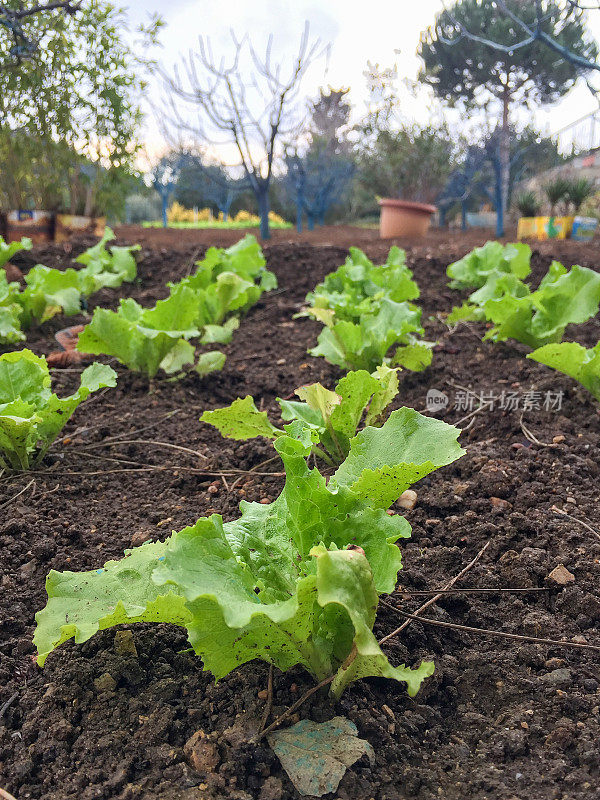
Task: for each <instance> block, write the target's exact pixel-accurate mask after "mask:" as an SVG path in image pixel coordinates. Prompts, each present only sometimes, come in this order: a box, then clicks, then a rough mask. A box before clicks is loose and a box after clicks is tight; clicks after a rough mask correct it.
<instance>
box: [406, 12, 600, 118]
mask: <svg viewBox="0 0 600 800" xmlns="http://www.w3.org/2000/svg"><path fill="white" fill-rule="evenodd" d="M506 6H507V7H508V10H509V12H511V13H513V14H514V15H515V16H516V17H517V18H519V19H521V20H523V22H524V23H525V24H526V25H529V26H530V27H531V28H532V29H536V28H537V20H536V10H537V5H536V4H535V3H524V2H522V1H521V0H506ZM543 6H544V13H543V19H542V20H541V22H540V30H541V32H542V33H543V35H544V36H547V37H550V38H552V39H553V40H554V41H555V42H556V43H557V44H558V45H560V46H562V47H564V48H566V49H567V50H568V51H569V52H570V53H572V54H573V55H574V56H579V57H581V58H583V59H588V60H590V61H592V62H593V61H595V60H596V58H597V56H598V47H597V45H596V42H595V41H594V40H593V38H592V37H591V36H590V35H589V32H588V29H587V26H586V22H585V14H584V13H583V12H581V11H578V10H575V9H574V8H572V7H568V6H565V5H564V4H561V3H559V2H557V1H556V0H544V3H543ZM461 27H462V28H463V29H464V30H466V31H469V33H471V34H473V36H475V37H479V39H478V40H475V39H471V38H467V37H465V36H464V35H463V34H462V33H461ZM522 38H525V36H524V35H523V34H522V32H521V30H520V29H519V28H518V27H517V26H516V25H515V22H514V21H513V20H512V19H511V18H510V16H509V15H508V14H505V13H503V12H502V11H501V10H499V9H498V8H497V6H496V5H495V4H494V3H491V2H485V1H484V2H482V0H457V1H456V2H454V3H453V4H452V5H451V6H449V7H448V8H445V9H444V10H443V11H441V12H440V13H439V14H438V15H437V16H436V20H435V25H433V26H431V27H430V28H429V29H428V30H427V31H425V32H424V33H423V34H422V35H421V42H420V45H419V51H418V53H419V56H420V57H421V59H422V60H423V69H422V71H421V75H420V78H421V80H423V81H424V82H425V83H427V84H429V85H430V86H432V87H433V89H434V91H435V93H436V95H437V96H438V97H441V98H444V99H447V100H449V101H451V102H457V101H462V102H464V103H465V104H466V105H467V106H477V105H481V104H484V103H486V102H487V101H488V100H489V97H490V95H492V96H493V97H495V98H497V99H500V100H503V99H504V98H505V96H506V95H507V94H508V96H509V97H510V96H511V95H512V96H514V97H515V99H516V100H518V101H519V102H521V103H528V104H531V105H532V106H537V105H540V104H544V103H553V102H556V101H557V100H558V99H559V98H560V97H562V96H563V95H564V94H566V93H567V92H568V91H569V89H571V88H572V86H573V84H574V83H575V81H576V80H577V78H578V76H579V70H578V67H577V66H576V65H574V64H572V63H571V62H569V61H568V60H567V59H565V58H560V57H557V54H556V52H555V51H554V50H553V49H552V48H550V47H548V45H547V44H546V43H545V42H543V41H540V40H536V41H534V42H532V43H531V44H527V45H525V46H523V47H515V48H514V50H512V49H510V47H511V45H514V44H516V43H517V42H518V41H519V40H520V39H522ZM490 41H491V42H495V43H497V44H499V45H500V46H504V47H505V49H503V50H500V49H496V48H494V47H491V46H490V45H489V44H487V43H486V42H490Z"/></svg>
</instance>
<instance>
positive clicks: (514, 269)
mask: <svg viewBox="0 0 600 800" xmlns="http://www.w3.org/2000/svg"><path fill="white" fill-rule="evenodd" d="M530 260H531V248H530V247H529V245H528V244H524V243H523V242H515V243H514V244H507V245H502V244H500V242H486V244H484V245H483V247H476V248H475V249H474V250H471V252H470V253H467V255H466V256H464V257H463V258H461V259H460V261H455V262H454V263H453V264H450V266H449V267H448V269H447V271H446V274H447V275H448V277H449V278H453V280H452V281H451V282H450V288H451V289H471V288H475V289H478V288H479V287H480V286H483V285H484V284H485V283H486V282H487V280H488V279H489V278H490V277H491V276H492V275H514V276H515V277H516V278H519V279H520V280H524V279H525V278H526V277H527V276H528V275H529V273H530V272H531V267H530V266H529V262H530Z"/></svg>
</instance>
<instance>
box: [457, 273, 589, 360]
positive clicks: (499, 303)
mask: <svg viewBox="0 0 600 800" xmlns="http://www.w3.org/2000/svg"><path fill="white" fill-rule="evenodd" d="M599 305H600V273H598V272H595V271H594V270H592V269H588V268H587V267H579V266H574V267H572V268H571V270H570V271H568V272H567V270H566V269H565V267H564V266H563V265H562V264H559V263H558V261H553V262H552V264H551V265H550V268H549V270H548V272H547V274H546V275H545V276H544V277H543V278H542V280H541V282H540V285H539V287H538V288H537V289H536V290H535V291H533V292H532V291H530V289H529V287H528V286H527V284H525V283H523V282H522V281H521V280H519V279H518V278H516V277H515V276H514V275H498V274H493V275H491V276H490V277H489V279H488V281H487V283H486V284H484V286H482V287H481V289H479V290H478V291H477V292H474V293H473V294H472V295H471V296H470V297H469V303H466V304H464V305H463V306H461V307H460V308H455V309H454V310H453V311H452V312H451V314H450V315H449V316H448V318H447V320H446V321H447V322H448V324H453V323H456V322H458V321H460V320H464V319H474V320H487V321H488V322H492V323H493V325H494V327H493V328H491V329H490V330H489V331H488V332H487V333H486V334H485V337H484V338H485V339H492V340H493V341H496V342H503V341H506V340H507V339H516V340H517V341H518V342H522V343H523V344H525V345H527V346H529V347H532V348H538V347H542V346H543V345H546V344H553V343H557V342H560V341H561V339H562V338H563V336H564V333H565V329H566V327H567V325H570V324H578V323H582V322H586V321H587V320H588V319H590V318H591V317H593V316H595V315H596V314H597V313H598V307H599Z"/></svg>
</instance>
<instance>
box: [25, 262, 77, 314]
mask: <svg viewBox="0 0 600 800" xmlns="http://www.w3.org/2000/svg"><path fill="white" fill-rule="evenodd" d="M25 283H26V284H27V286H26V287H25V289H24V290H23V291H22V292H20V293H19V294H18V295H17V296H16V298H15V299H16V301H17V302H18V303H19V305H20V306H21V324H22V326H23V327H24V328H29V327H30V326H31V325H33V323H34V322H46V320H49V319H51V317H53V316H55V315H56V314H66V315H67V316H72V315H74V314H79V313H80V311H81V290H80V283H79V274H78V272H77V270H74V269H70V268H69V269H66V270H64V271H62V270H59V269H51V268H50V267H45V266H43V265H42V264H37V265H36V266H35V267H33V268H32V269H30V270H29V272H28V273H27V275H25Z"/></svg>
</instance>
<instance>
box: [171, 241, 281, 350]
mask: <svg viewBox="0 0 600 800" xmlns="http://www.w3.org/2000/svg"><path fill="white" fill-rule="evenodd" d="M265 265H266V261H265V258H264V256H263V253H262V250H261V249H260V246H259V244H258V242H257V241H256V239H255V238H254V236H251V235H249V234H248V235H247V236H245V237H244V238H243V239H241V240H240V241H239V242H237V243H236V244H234V245H233V246H232V247H228V248H227V249H221V248H216V247H210V248H209V249H208V251H207V253H206V256H205V257H204V259H203V260H202V261H198V262H197V265H196V266H197V269H196V272H195V273H194V274H193V275H190V276H189V277H187V278H184V279H183V280H181V281H179V282H178V283H169V284H168V286H169V287H170V288H171V290H174V289H177V288H179V287H182V286H185V287H186V288H188V289H192V290H193V291H194V292H195V293H196V299H197V314H196V318H195V320H194V324H195V326H196V327H197V328H199V329H201V330H202V332H203V335H202V340H201V341H202V342H203V343H205V344H208V343H214V342H218V343H221V344H226V343H227V342H229V341H231V335H232V332H233V331H234V330H235V329H236V328H237V327H238V325H239V319H238V317H239V315H240V314H243V313H245V312H246V311H248V309H249V308H251V307H252V306H253V305H254V304H255V303H256V302H257V301H258V299H259V298H260V296H261V295H262V294H263V292H266V291H269V290H270V289H275V288H277V278H276V277H275V275H274V274H273V273H272V272H269V270H268V269H266V267H265ZM234 313H235V314H236V315H237V316H235V317H232V316H231V315H232V314H234ZM228 317H229V319H227V318H228Z"/></svg>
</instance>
